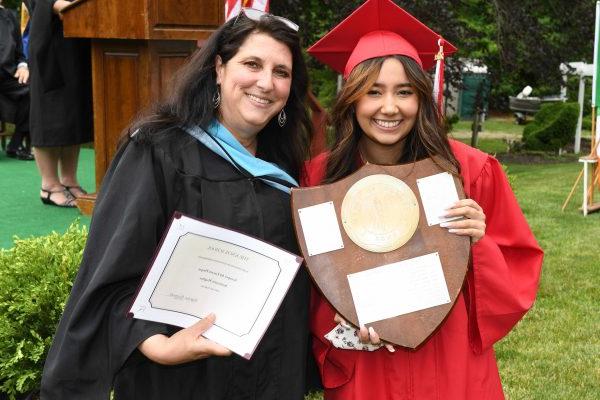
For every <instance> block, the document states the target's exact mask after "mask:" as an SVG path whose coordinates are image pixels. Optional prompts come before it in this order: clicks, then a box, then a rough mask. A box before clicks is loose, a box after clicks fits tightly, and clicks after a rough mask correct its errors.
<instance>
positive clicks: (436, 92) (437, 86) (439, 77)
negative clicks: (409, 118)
mask: <svg viewBox="0 0 600 400" xmlns="http://www.w3.org/2000/svg"><path fill="white" fill-rule="evenodd" d="M438 46H439V50H438V53H437V54H436V55H435V78H434V81H433V98H434V99H435V101H436V102H437V105H438V112H439V114H440V116H443V115H444V39H442V38H439V39H438Z"/></svg>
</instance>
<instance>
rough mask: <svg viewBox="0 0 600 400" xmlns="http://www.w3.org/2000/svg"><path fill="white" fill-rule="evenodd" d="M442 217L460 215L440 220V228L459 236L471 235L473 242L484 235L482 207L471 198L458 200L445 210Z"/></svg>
mask: <svg viewBox="0 0 600 400" xmlns="http://www.w3.org/2000/svg"><path fill="white" fill-rule="evenodd" d="M444 217H448V218H450V217H462V218H463V219H459V220H456V221H448V222H442V223H441V224H440V226H441V227H442V228H448V232H450V233H455V234H457V235H461V236H471V243H473V244H475V243H477V241H479V239H481V238H482V237H483V235H485V214H484V213H483V209H482V208H481V207H480V206H479V204H477V203H476V202H475V201H474V200H472V199H463V200H459V201H457V202H456V203H454V205H453V206H452V207H450V208H449V209H448V210H447V213H446V215H444Z"/></svg>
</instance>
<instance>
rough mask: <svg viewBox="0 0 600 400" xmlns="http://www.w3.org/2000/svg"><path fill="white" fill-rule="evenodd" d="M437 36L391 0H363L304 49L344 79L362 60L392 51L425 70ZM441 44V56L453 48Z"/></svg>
mask: <svg viewBox="0 0 600 400" xmlns="http://www.w3.org/2000/svg"><path fill="white" fill-rule="evenodd" d="M439 39H441V36H440V35H438V34H437V33H435V32H434V31H432V30H431V29H429V28H428V27H427V26H425V25H424V24H423V23H422V22H421V21H419V20H418V19H416V18H415V17H413V16H412V15H410V14H409V13H407V12H406V11H404V10H403V9H402V8H400V7H398V6H397V5H396V4H394V3H393V2H392V1H391V0H367V1H366V2H365V3H364V4H363V5H361V6H360V7H358V8H357V9H356V10H354V12H353V13H352V14H350V16H348V18H346V19H345V20H343V21H342V22H340V23H339V25H337V26H336V27H335V28H333V29H332V30H331V31H330V32H329V33H328V34H327V35H325V36H323V37H322V38H321V39H320V40H319V41H318V42H317V43H315V44H313V45H312V46H311V47H310V48H309V49H308V52H309V53H310V54H311V55H312V56H314V57H315V58H316V59H318V60H319V61H321V62H322V63H324V64H327V65H329V66H330V67H331V68H333V69H334V70H335V71H337V72H339V73H343V75H344V77H345V78H347V77H348V75H349V74H350V72H351V71H352V70H353V69H354V67H355V66H356V65H358V64H360V63H361V62H363V61H365V60H368V59H370V58H375V57H382V56H389V55H394V54H399V55H405V56H408V57H410V58H412V59H414V60H415V61H416V62H417V63H419V65H421V67H422V68H423V69H424V70H428V69H429V68H431V67H433V65H434V64H435V55H436V54H437V53H438V51H439V45H438V40H439ZM443 44H444V55H449V54H452V53H454V52H455V51H456V47H454V46H453V45H452V44H450V43H448V42H443Z"/></svg>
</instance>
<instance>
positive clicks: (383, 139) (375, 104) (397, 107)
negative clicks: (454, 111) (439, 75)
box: [355, 58, 419, 164]
mask: <svg viewBox="0 0 600 400" xmlns="http://www.w3.org/2000/svg"><path fill="white" fill-rule="evenodd" d="M355 112H356V119H357V121H358V124H359V125H360V127H361V129H362V131H363V132H364V135H363V136H362V137H361V139H360V146H361V149H362V150H363V152H364V153H365V155H366V156H367V160H368V161H370V162H373V163H378V164H389V163H393V162H392V161H391V160H394V161H397V160H398V159H399V158H400V156H401V154H402V150H403V148H404V142H405V139H406V137H407V136H408V134H409V133H410V132H411V130H412V129H413V127H414V125H415V122H416V119H417V114H418V112H419V96H418V94H417V92H416V91H415V89H414V88H413V86H412V84H411V83H410V82H409V80H408V77H407V75H406V72H405V71H404V66H403V65H402V63H401V62H400V61H399V60H397V59H395V58H388V59H386V60H385V61H384V62H383V64H382V66H381V70H380V71H379V75H378V77H377V79H376V81H375V83H374V84H373V85H372V86H371V88H370V89H369V90H368V91H367V93H366V94H364V95H363V96H361V97H360V98H359V99H358V100H357V101H356V103H355Z"/></svg>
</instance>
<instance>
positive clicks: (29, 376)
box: [0, 222, 87, 399]
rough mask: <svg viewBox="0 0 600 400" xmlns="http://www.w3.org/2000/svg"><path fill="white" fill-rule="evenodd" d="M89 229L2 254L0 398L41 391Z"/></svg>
mask: <svg viewBox="0 0 600 400" xmlns="http://www.w3.org/2000/svg"><path fill="white" fill-rule="evenodd" d="M86 239H87V229H86V227H85V226H83V227H81V226H80V225H79V223H78V222H75V223H74V224H72V225H71V226H70V227H69V228H68V229H67V231H66V233H64V234H58V233H56V232H53V233H52V234H50V235H48V236H42V237H37V238H30V239H18V238H17V239H16V240H15V245H14V247H13V248H12V249H9V250H0V392H4V393H6V394H8V395H9V397H10V398H11V399H15V398H16V397H17V396H18V395H19V394H21V393H27V392H30V391H32V390H34V389H36V388H38V387H39V385H40V381H41V376H42V368H43V365H44V360H45V358H46V354H47V353H48V349H49V347H50V344H51V342H52V337H53V335H54V331H55V330H56V326H57V324H58V321H59V319H60V316H61V314H62V312H63V308H64V306H65V303H66V299H67V297H68V295H69V292H70V291H71V287H72V285H73V280H74V278H75V274H76V272H77V269H78V267H79V263H80V262H81V255H82V253H83V247H84V245H85V241H86Z"/></svg>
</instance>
